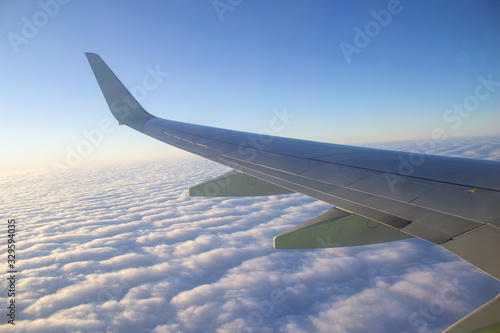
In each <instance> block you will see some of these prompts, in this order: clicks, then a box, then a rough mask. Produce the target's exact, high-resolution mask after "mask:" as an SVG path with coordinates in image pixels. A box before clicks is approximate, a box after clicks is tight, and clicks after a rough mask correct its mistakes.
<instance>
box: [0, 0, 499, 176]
mask: <svg viewBox="0 0 500 333" xmlns="http://www.w3.org/2000/svg"><path fill="white" fill-rule="evenodd" d="M0 6H1V8H0V13H1V14H0V15H1V18H0V27H1V28H0V30H1V37H2V38H1V48H0V54H1V65H0V66H1V76H0V91H1V95H0V98H1V99H0V103H1V104H0V110H1V111H0V112H1V114H0V117H1V118H0V119H1V121H0V135H1V137H0V142H1V146H0V154H1V157H0V161H1V162H0V163H1V164H0V167H1V170H5V171H7V170H12V169H16V170H19V169H26V168H50V167H52V166H53V164H54V163H55V162H58V163H64V161H65V160H66V159H67V158H68V154H71V151H77V150H78V147H79V145H80V146H81V145H84V144H83V143H82V142H84V141H89V139H88V138H87V136H86V135H85V133H94V134H95V133H96V131H100V132H101V134H102V135H101V136H99V135H97V136H94V139H95V140H94V141H95V142H94V143H91V146H90V147H91V149H90V152H89V153H88V154H87V155H85V156H81V161H79V162H78V163H74V165H77V166H85V165H90V164H95V163H109V162H122V161H123V162H125V161H131V160H137V159H151V158H155V157H156V158H157V157H162V156H170V155H176V154H181V153H180V152H179V151H178V150H176V149H174V148H170V147H167V146H166V145H164V144H162V143H160V142H155V141H154V140H153V139H151V138H148V137H145V136H143V135H141V134H139V133H135V132H134V131H132V130H130V129H128V128H124V127H118V126H113V127H112V128H111V129H109V130H108V131H107V132H106V133H104V132H103V131H101V129H100V126H101V125H100V124H101V122H102V121H103V119H112V118H111V115H110V113H109V109H108V107H107V105H106V104H105V101H104V98H103V97H102V94H101V92H100V90H99V87H98V85H97V82H96V81H95V78H94V76H93V74H92V71H91V70H90V67H89V65H88V63H87V60H86V58H85V56H84V52H95V53H98V54H100V55H101V57H102V58H103V59H104V60H105V61H106V62H107V63H108V65H109V66H110V67H111V69H112V70H113V71H114V72H115V73H116V74H117V76H118V77H119V78H120V79H121V80H122V82H123V83H124V84H125V85H126V86H127V87H128V88H129V89H133V88H136V91H138V92H141V91H142V92H146V94H143V95H142V96H141V98H140V100H141V103H142V104H143V106H144V107H145V108H146V109H147V110H148V111H149V112H151V113H153V114H155V115H157V116H160V117H163V118H169V119H174V120H180V121H186V122H194V123H199V124H205V125H211V126H217V127H224V128H231V129H237V130H244V131H251V132H259V131H260V130H262V129H264V128H266V127H267V126H268V125H269V121H270V119H271V118H272V117H273V115H274V113H273V110H284V109H286V110H287V112H289V113H291V114H293V115H294V116H295V118H294V119H293V121H291V122H290V124H289V125H288V126H287V127H286V128H285V129H284V130H283V131H282V132H280V133H275V134H276V135H280V136H289V137H296V138H303V139H310V140H317V141H326V142H338V143H348V144H356V143H366V142H378V141H390V140H413V139H421V138H429V137H430V136H431V133H433V131H434V130H435V129H440V131H439V132H440V133H443V135H447V136H471V135H483V134H488V135H492V134H493V135H495V134H500V131H499V130H498V128H499V126H498V125H499V124H500V112H499V111H500V83H498V82H500V67H499V64H500V21H499V20H498V17H499V15H500V5H499V4H498V2H496V1H439V2H436V1H424V0H420V1H417V0H414V1H408V0H407V1H400V2H396V1H389V2H388V1H357V2H350V1H315V2H308V1H273V2H269V1H248V0H242V1H237V0H233V1H227V0H220V1H148V2H139V1H129V2H119V1H106V2H102V1H85V2H83V1H62V0H61V2H56V1H55V0H42V1H40V2H36V1H32V2H20V1H13V0H7V1H2V2H1V5H0ZM388 14H389V15H390V18H389V16H388ZM377 18H378V20H377ZM359 31H362V34H363V35H361V34H360V33H359ZM342 45H343V46H344V48H342V47H341V46H342ZM346 45H349V46H348V49H349V50H353V49H354V48H356V52H354V53H351V54H347V56H346V52H345V50H346ZM343 49H344V52H343ZM151 72H156V73H157V75H156V78H157V79H156V80H154V77H151V74H150V73H151ZM158 73H160V74H158ZM166 73H168V75H166ZM148 75H150V76H149V77H148ZM481 78H482V79H481ZM145 80H146V81H145ZM488 81H490V84H489V85H487V86H485V84H484V82H488ZM144 82H146V83H149V85H147V87H149V88H151V89H145V88H144ZM477 94H479V95H477ZM478 96H479V97H481V98H479V97H478ZM467 103H469V104H468V107H469V109H470V111H467V110H465V111H463V106H464V105H465V106H467V105H466V104H467ZM454 105H458V106H460V105H462V112H461V113H459V112H458V111H457V109H454Z"/></svg>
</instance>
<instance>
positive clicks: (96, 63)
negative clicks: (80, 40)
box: [85, 52, 155, 130]
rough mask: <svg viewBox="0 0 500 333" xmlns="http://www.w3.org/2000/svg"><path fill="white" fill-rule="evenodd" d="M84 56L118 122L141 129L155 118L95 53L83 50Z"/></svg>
mask: <svg viewBox="0 0 500 333" xmlns="http://www.w3.org/2000/svg"><path fill="white" fill-rule="evenodd" d="M85 56H86V57H87V60H88V62H89V64H90V67H91V68H92V71H93V72H94V76H95V78H96V79H97V83H98V84H99V87H100V88H101V91H102V94H103V95H104V98H105V99H106V102H107V103H108V106H109V109H110V110H111V113H112V114H113V116H114V117H115V118H116V119H117V120H118V122H119V123H120V124H125V125H127V126H130V127H132V128H134V129H137V130H141V129H142V127H143V125H144V123H145V122H146V121H148V120H150V119H153V118H155V116H153V115H151V114H150V113H148V112H147V111H146V110H144V108H143V107H142V106H141V105H140V104H139V102H137V100H136V99H135V97H134V96H133V95H132V94H131V93H130V91H128V89H127V88H126V87H125V85H123V83H122V82H121V81H120V80H119V79H118V77H117V76H116V75H115V74H114V73H113V71H112V70H111V69H110V68H109V67H108V65H107V64H106V63H105V62H104V60H102V58H101V57H100V56H99V55H98V54H97V53H93V52H85Z"/></svg>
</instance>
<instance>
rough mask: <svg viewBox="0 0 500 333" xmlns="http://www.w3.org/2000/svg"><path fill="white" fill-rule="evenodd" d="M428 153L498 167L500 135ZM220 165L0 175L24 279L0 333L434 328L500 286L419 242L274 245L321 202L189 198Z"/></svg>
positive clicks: (196, 162) (194, 162)
mask: <svg viewBox="0 0 500 333" xmlns="http://www.w3.org/2000/svg"><path fill="white" fill-rule="evenodd" d="M399 147H403V148H406V149H410V148H409V146H408V145H406V144H400V146H399ZM386 148H397V147H394V146H392V147H386ZM434 149H435V151H436V152H438V153H441V154H446V153H447V154H452V155H460V156H466V157H474V158H489V159H497V160H500V140H499V138H486V139H485V138H482V139H476V140H474V141H470V140H469V141H467V140H465V139H462V140H453V141H449V142H447V143H446V145H441V146H439V147H435V148H434ZM225 171H227V169H226V168H225V167H222V166H219V165H215V164H213V163H211V162H208V161H205V160H202V159H199V158H195V157H193V158H183V159H166V160H162V161H157V162H150V163H142V164H136V165H127V166H107V167H99V168H91V169H83V170H72V171H67V172H64V173H61V174H57V175H56V174H45V173H31V174H23V175H16V176H11V177H2V178H1V180H0V181H1V186H2V188H3V189H5V190H4V194H3V196H4V197H3V206H4V209H3V211H4V212H5V216H4V218H5V219H7V218H15V219H16V224H17V231H18V236H17V237H18V240H19V243H18V249H19V250H18V254H19V256H18V258H19V259H18V269H19V270H20V273H19V274H18V278H19V280H18V284H17V290H18V291H19V293H18V294H17V295H16V303H18V308H17V320H16V326H15V328H14V327H13V326H12V325H8V324H4V323H5V322H6V316H5V313H6V311H2V314H1V321H0V323H2V324H3V325H1V326H0V330H1V331H2V332H14V331H23V332H366V331H372V332H440V331H441V330H443V329H444V328H446V327H447V326H449V325H450V324H452V323H453V322H455V321H456V320H458V319H460V318H461V317H462V316H464V315H465V314H467V313H468V312H470V311H472V310H474V309H475V308H477V307H479V306H480V305H482V304H483V303H485V302H487V301H489V300H490V299H491V298H493V297H494V296H495V295H496V294H498V292H499V291H500V283H498V282H497V281H496V280H494V279H493V278H491V277H489V276H487V275H485V274H484V273H482V272H480V271H478V270H477V269H475V268H474V267H472V266H471V265H470V264H468V263H466V262H464V261H462V260H461V259H459V258H457V257H455V256H454V255H453V254H451V253H449V252H447V251H446V250H444V249H442V248H440V247H438V246H434V245H432V244H429V243H426V242H424V241H421V240H418V239H411V240H407V241H399V242H393V243H388V244H377V245H371V246H363V247H352V248H339V249H318V250H298V251H284V250H275V249H274V248H273V246H272V238H273V237H274V236H275V235H277V234H278V233H280V232H282V231H284V230H286V229H288V228H290V227H292V226H295V225H297V224H299V223H301V222H303V221H306V220H307V219H310V218H312V217H314V216H316V215H318V214H320V213H322V212H323V211H325V210H327V209H328V208H329V205H326V204H324V203H321V202H318V201H315V200H312V199H310V198H308V197H305V196H303V195H300V194H291V195H282V196H271V197H256V198H196V197H189V196H188V195H187V189H188V188H189V187H190V186H192V185H193V184H196V183H199V182H202V181H204V180H206V179H208V178H211V177H214V176H216V175H219V174H221V173H223V172H225ZM2 248H3V249H2V251H4V249H5V246H2ZM2 257H3V258H6V255H3V256H2ZM6 287H7V285H6V283H2V284H1V285H0V296H1V297H2V299H1V302H2V304H6V302H7V299H6V295H7V292H6ZM3 308H4V309H5V307H3Z"/></svg>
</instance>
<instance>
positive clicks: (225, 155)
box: [86, 53, 500, 279]
mask: <svg viewBox="0 0 500 333" xmlns="http://www.w3.org/2000/svg"><path fill="white" fill-rule="evenodd" d="M86 56H87V59H88V61H89V63H90V65H91V67H92V70H93V72H94V75H95V76H96V79H97V81H98V83H99V86H100V88H101V90H102V92H103V95H104V97H105V99H106V102H107V103H108V106H109V108H110V110H111V112H112V114H113V115H114V116H115V118H116V119H117V120H118V121H119V123H120V124H124V125H127V126H129V127H131V128H133V129H135V130H137V131H139V132H142V133H144V134H146V135H149V136H151V137H153V138H155V139H158V140H160V141H162V142H165V143H167V144H170V145H173V146H175V147H178V148H180V149H183V150H186V151H189V152H191V153H194V154H197V155H199V156H202V157H205V158H207V159H209V160H212V161H214V162H218V163H220V164H223V165H226V166H229V167H231V168H233V169H234V170H236V171H238V173H242V174H245V175H247V176H249V177H252V178H255V179H258V180H259V181H260V182H261V185H260V187H258V190H257V192H261V193H263V192H262V191H264V192H265V191H270V189H272V191H278V192H281V193H287V192H299V193H302V194H305V195H307V196H310V197H313V198H316V199H318V200H321V201H324V202H327V203H329V204H332V205H335V206H336V207H337V208H340V209H342V210H343V211H347V212H349V213H350V214H352V215H355V216H358V217H362V218H364V219H367V220H368V221H371V222H373V223H377V224H382V225H383V226H384V228H391V229H394V231H396V232H397V231H399V232H400V233H403V234H404V235H405V236H402V237H401V238H399V237H398V236H395V237H394V239H402V238H406V237H412V236H413V237H419V238H422V239H424V240H427V241H430V242H432V243H435V244H438V245H441V246H443V247H444V248H446V249H448V250H450V251H451V252H453V253H455V254H456V255H458V256H459V257H461V258H463V259H465V260H466V261H468V262H470V263H471V264H473V265H475V266H476V267H478V268H479V269H481V270H483V271H484V272H486V273H488V274H490V275H492V276H493V277H495V278H496V279H500V265H499V264H498V262H497V260H496V259H495V258H496V256H497V255H498V254H499V253H500V209H499V207H500V162H497V161H486V160H474V159H464V158H455V157H445V156H436V155H424V154H416V153H407V152H397V151H388V150H381V149H369V148H362V147H354V146H344V145H337V144H328V143H319V142H312V141H305V140H297V139H288V138H282V137H274V136H271V137H267V136H266V140H265V142H263V141H260V142H259V141H258V135H257V134H253V133H247V132H240V131H232V130H226V129H220V128H215V127H209V126H202V125H195V124H189V123H183V122H177V121H172V120H166V119H161V118H158V117H155V116H153V115H151V114H149V113H148V112H147V111H145V110H144V109H143V108H142V106H141V105H140V104H139V103H138V102H137V101H136V100H135V98H134V97H133V96H132V95H131V94H130V92H129V91H128V90H127V89H126V88H125V86H124V85H123V84H122V83H121V82H120V80H119V79H118V78H117V77H116V76H115V75H114V73H113V72H112V71H111V70H110V69H109V67H108V66H107V65H106V64H105V63H104V61H103V60H102V59H101V58H100V57H99V56H98V55H97V54H93V53H86ZM224 177H226V178H224V179H225V180H227V179H228V176H226V175H225V176H224ZM231 177H233V179H238V180H240V179H242V178H241V176H238V177H234V175H233V176H231ZM229 179H231V178H230V177H229ZM207 183H210V184H217V181H214V182H207ZM200 185H202V184H200ZM250 188H252V191H253V192H255V189H256V188H257V187H249V186H245V187H244V188H243V189H242V190H236V191H235V193H240V194H239V195H241V194H244V193H245V192H246V191H250ZM264 188H265V190H264ZM234 189H235V187H234V186H233V187H232V190H233V191H234ZM225 191H226V190H225ZM225 193H226V192H225ZM306 229H307V228H306ZM308 230H309V231H308V232H310V230H311V229H308ZM318 230H324V228H319V229H318ZM331 230H338V229H335V228H333V229H331ZM382 238H383V237H382ZM389 238H392V237H389ZM347 243H349V242H347ZM320 246H321V244H318V247H320Z"/></svg>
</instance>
